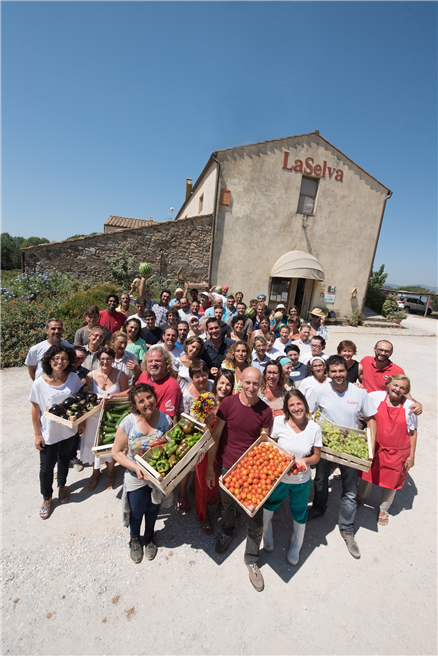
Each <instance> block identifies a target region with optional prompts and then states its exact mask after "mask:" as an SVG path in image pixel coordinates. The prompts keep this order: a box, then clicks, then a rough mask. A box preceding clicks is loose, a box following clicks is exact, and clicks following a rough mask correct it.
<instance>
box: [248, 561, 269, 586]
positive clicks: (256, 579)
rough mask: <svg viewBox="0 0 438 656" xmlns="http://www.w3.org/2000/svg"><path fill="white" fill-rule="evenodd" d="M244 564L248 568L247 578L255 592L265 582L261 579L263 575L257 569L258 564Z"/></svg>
mask: <svg viewBox="0 0 438 656" xmlns="http://www.w3.org/2000/svg"><path fill="white" fill-rule="evenodd" d="M246 566H247V568H248V570H249V580H250V581H251V583H252V584H253V586H254V588H255V589H256V590H257V592H261V591H262V590H263V588H264V587H265V582H264V580H263V575H262V573H261V571H260V570H259V568H258V566H257V565H256V564H255V563H251V564H250V565H248V564H247V563H246Z"/></svg>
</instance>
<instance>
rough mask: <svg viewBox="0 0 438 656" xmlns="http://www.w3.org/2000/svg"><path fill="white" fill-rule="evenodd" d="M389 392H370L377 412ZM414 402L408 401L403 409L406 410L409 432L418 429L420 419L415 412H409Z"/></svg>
mask: <svg viewBox="0 0 438 656" xmlns="http://www.w3.org/2000/svg"><path fill="white" fill-rule="evenodd" d="M387 394H388V392H384V391H381V390H379V391H378V392H370V393H369V394H368V396H369V397H370V399H371V401H372V402H373V404H374V407H375V412H377V408H378V407H379V405H380V404H381V403H382V401H384V400H385V399H386V396H387ZM413 403H414V402H413V401H411V399H406V401H405V402H404V403H403V407H404V409H405V414H406V424H407V426H408V430H410V431H411V430H415V429H416V428H417V427H418V418H417V415H414V413H413V412H409V408H410V407H411V405H413Z"/></svg>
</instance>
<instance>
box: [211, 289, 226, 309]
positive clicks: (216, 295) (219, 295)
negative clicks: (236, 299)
mask: <svg viewBox="0 0 438 656" xmlns="http://www.w3.org/2000/svg"><path fill="white" fill-rule="evenodd" d="M213 297H214V298H215V299H217V298H221V299H222V305H223V306H224V308H226V307H227V297H226V296H222V294H218V293H217V292H213Z"/></svg>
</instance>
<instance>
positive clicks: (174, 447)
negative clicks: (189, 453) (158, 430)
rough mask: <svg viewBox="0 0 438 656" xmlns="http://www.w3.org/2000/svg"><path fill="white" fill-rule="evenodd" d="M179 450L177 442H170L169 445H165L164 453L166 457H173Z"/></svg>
mask: <svg viewBox="0 0 438 656" xmlns="http://www.w3.org/2000/svg"><path fill="white" fill-rule="evenodd" d="M177 448H178V444H176V442H169V443H168V444H165V445H164V452H165V454H166V456H171V455H172V454H174V453H176V450H177Z"/></svg>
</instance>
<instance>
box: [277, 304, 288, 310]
mask: <svg viewBox="0 0 438 656" xmlns="http://www.w3.org/2000/svg"><path fill="white" fill-rule="evenodd" d="M275 309H276V310H285V309H286V306H285V305H283V303H279V304H278V305H277V307H276V308H275Z"/></svg>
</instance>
